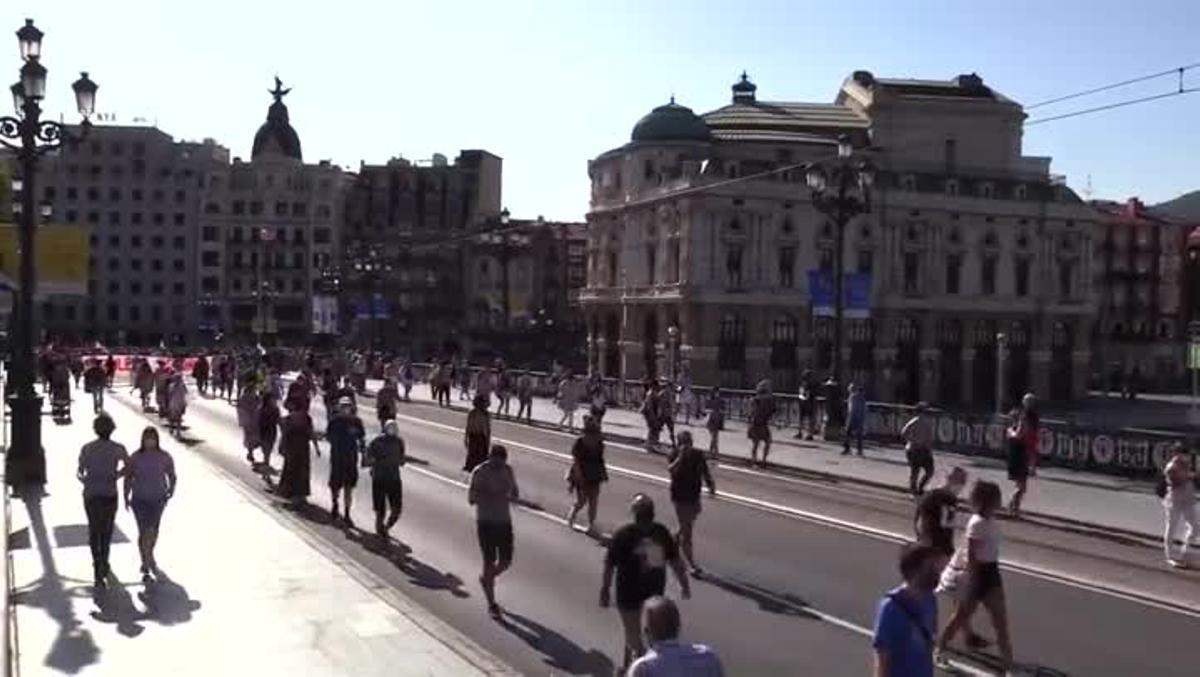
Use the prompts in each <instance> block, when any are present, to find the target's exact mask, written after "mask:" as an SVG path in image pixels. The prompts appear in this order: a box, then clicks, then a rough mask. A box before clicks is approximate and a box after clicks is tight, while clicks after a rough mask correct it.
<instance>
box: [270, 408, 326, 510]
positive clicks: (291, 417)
mask: <svg viewBox="0 0 1200 677" xmlns="http://www.w3.org/2000/svg"><path fill="white" fill-rule="evenodd" d="M299 405H300V402H299V401H298V400H288V402H287V408H288V414H287V416H284V417H283V421H282V422H281V423H280V424H279V431H280V435H279V451H280V452H281V453H282V454H283V471H282V472H281V473H280V474H279V486H277V487H276V489H275V492H276V494H278V495H279V496H281V497H283V498H285V499H287V500H288V501H290V502H291V503H292V505H294V506H299V505H303V504H304V503H306V502H307V501H308V495H309V494H310V493H312V490H311V474H312V458H311V457H310V456H309V445H311V446H312V449H313V452H315V453H316V454H317V456H320V455H321V447H320V445H318V444H317V434H316V431H315V430H314V429H313V421H312V417H311V416H309V415H308V410H307V409H302V408H300V406H299Z"/></svg>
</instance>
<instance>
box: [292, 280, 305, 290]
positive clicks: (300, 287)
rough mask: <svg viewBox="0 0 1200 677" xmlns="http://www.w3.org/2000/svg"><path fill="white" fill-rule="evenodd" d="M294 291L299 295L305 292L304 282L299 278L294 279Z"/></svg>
mask: <svg viewBox="0 0 1200 677" xmlns="http://www.w3.org/2000/svg"><path fill="white" fill-rule="evenodd" d="M292 291H294V292H296V293H297V294H299V293H302V292H303V291H304V280H302V279H300V278H298V277H296V278H292Z"/></svg>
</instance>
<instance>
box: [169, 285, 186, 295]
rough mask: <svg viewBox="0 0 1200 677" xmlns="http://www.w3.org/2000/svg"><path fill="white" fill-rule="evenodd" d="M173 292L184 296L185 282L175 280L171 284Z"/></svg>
mask: <svg viewBox="0 0 1200 677" xmlns="http://www.w3.org/2000/svg"><path fill="white" fill-rule="evenodd" d="M171 293H172V294H174V295H175V296H183V283H182V282H175V283H172V284H171Z"/></svg>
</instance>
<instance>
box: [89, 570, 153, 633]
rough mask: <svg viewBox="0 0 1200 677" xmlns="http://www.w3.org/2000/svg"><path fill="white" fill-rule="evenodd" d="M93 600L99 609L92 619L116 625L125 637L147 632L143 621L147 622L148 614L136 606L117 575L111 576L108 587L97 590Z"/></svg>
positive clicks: (94, 612) (93, 613)
mask: <svg viewBox="0 0 1200 677" xmlns="http://www.w3.org/2000/svg"><path fill="white" fill-rule="evenodd" d="M92 600H93V601H94V602H95V603H96V607H97V608H98V609H99V610H98V611H93V612H92V614H91V616H92V618H93V619H95V620H96V621H98V622H100V623H111V624H115V625H116V626H117V632H118V633H120V634H121V635H122V636H123V637H130V638H132V637H137V636H138V635H140V634H142V632H143V631H145V629H146V628H145V626H144V625H142V623H141V621H144V620H146V614H145V613H143V612H142V611H139V610H138V608H137V607H136V606H134V604H133V597H131V596H130V594H129V591H128V590H126V589H125V585H124V584H123V583H121V581H120V580H119V579H118V578H117V577H116V576H115V575H113V574H111V573H110V574H109V577H108V586H107V587H106V588H100V589H96V590H95V591H94V592H93V594H92Z"/></svg>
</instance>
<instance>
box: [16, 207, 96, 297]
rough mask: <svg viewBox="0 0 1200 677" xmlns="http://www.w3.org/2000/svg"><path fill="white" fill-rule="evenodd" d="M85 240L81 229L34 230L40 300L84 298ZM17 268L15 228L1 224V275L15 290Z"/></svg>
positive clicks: (67, 227)
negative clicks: (67, 297) (58, 297)
mask: <svg viewBox="0 0 1200 677" xmlns="http://www.w3.org/2000/svg"><path fill="white" fill-rule="evenodd" d="M88 236H89V232H88V229H87V228H86V227H83V226H60V225H46V226H41V227H39V228H38V229H37V231H36V236H35V237H36V240H35V245H34V246H35V247H36V256H37V260H36V262H35V263H36V268H37V292H38V295H39V296H47V295H72V296H82V295H84V294H87V282H88V256H89V255H90V247H89V242H88ZM20 265H21V256H20V254H19V253H18V247H17V227H16V226H15V225H13V224H11V223H0V275H2V276H3V277H4V278H5V279H6V282H11V286H12V287H13V288H14V289H15V288H16V287H17V286H18V284H19V281H20V274H19V272H18V270H19V268H20ZM6 286H7V284H6Z"/></svg>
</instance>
